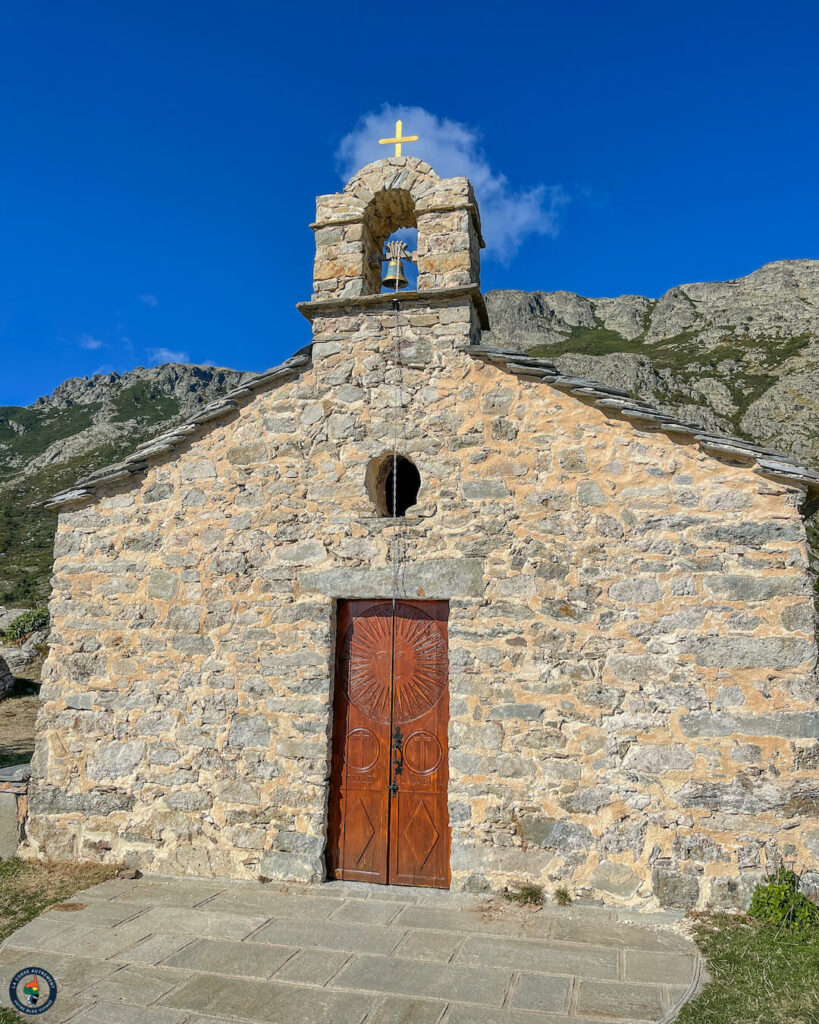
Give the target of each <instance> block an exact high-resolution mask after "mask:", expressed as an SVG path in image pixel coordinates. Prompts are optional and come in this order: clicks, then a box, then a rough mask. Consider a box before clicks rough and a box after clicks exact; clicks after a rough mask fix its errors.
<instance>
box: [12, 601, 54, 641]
mask: <svg viewBox="0 0 819 1024" xmlns="http://www.w3.org/2000/svg"><path fill="white" fill-rule="evenodd" d="M49 621H50V619H49V615H48V608H32V609H31V611H28V612H23V614H22V615H18V616H17V618H16V619H12V620H11V622H10V623H9V625H8V626H7V627H6V629H4V630H2V631H0V643H4V644H14V643H19V642H21V641H22V640H25V639H26V637H27V636H31V634H32V633H36V632H37V631H38V630H40V629H48V625H49Z"/></svg>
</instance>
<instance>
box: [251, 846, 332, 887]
mask: <svg viewBox="0 0 819 1024" xmlns="http://www.w3.org/2000/svg"><path fill="white" fill-rule="evenodd" d="M259 872H260V874H262V875H265V876H266V877H268V878H281V879H290V880H292V881H297V882H320V881H321V880H322V879H323V878H324V863H323V861H322V860H321V858H320V857H311V856H309V855H306V854H300V853H286V852H285V851H283V850H268V851H267V853H264V854H262V859H261V863H260V865H259Z"/></svg>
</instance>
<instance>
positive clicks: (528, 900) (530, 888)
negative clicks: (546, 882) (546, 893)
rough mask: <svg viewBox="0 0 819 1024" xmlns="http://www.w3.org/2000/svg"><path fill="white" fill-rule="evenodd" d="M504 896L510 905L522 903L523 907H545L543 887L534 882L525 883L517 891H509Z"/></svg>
mask: <svg viewBox="0 0 819 1024" xmlns="http://www.w3.org/2000/svg"><path fill="white" fill-rule="evenodd" d="M503 896H504V899H507V900H509V902H510V903H520V904H521V906H536V907H541V906H543V886H542V885H535V883H534V882H524V884H523V885H519V886H518V887H517V889H507V891H506V892H505V893H504V894H503Z"/></svg>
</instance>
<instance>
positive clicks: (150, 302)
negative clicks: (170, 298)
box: [139, 292, 159, 309]
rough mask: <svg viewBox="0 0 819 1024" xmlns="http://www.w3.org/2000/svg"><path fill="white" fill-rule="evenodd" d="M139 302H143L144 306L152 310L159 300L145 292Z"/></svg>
mask: <svg viewBox="0 0 819 1024" xmlns="http://www.w3.org/2000/svg"><path fill="white" fill-rule="evenodd" d="M139 301H140V302H144V303H145V305H146V306H151V307H152V308H154V309H156V307H157V306H158V305H159V299H158V298H157V297H156V296H155V295H151V293H150V292H145V294H144V295H140V297H139Z"/></svg>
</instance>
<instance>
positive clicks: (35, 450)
mask: <svg viewBox="0 0 819 1024" xmlns="http://www.w3.org/2000/svg"><path fill="white" fill-rule="evenodd" d="M100 408H101V403H100V402H91V403H89V404H88V405H73V406H69V407H68V408H67V409H58V408H54V407H53V406H47V407H45V408H44V409H37V408H29V409H25V408H22V407H20V406H16V405H4V406H0V445H2V446H3V448H5V447H6V446H8V448H9V449H10V451H8V450H7V451H3V450H2V449H0V483H2V482H3V479H4V478H8V476H9V474H10V472H11V470H12V467H13V462H14V459H15V456H17V457H18V459H22V460H23V461H24V462H25V461H27V460H29V459H33V458H35V457H36V456H37V455H42V454H43V452H44V451H45V450H46V448H48V447H49V445H52V444H54V442H55V441H62V440H65V439H66V438H68V437H73V436H74V434H78V433H79V432H80V431H81V430H85V429H86V428H87V427H90V426H91V424H92V423H93V422H94V413H95V412H97V410H98V409H100Z"/></svg>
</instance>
